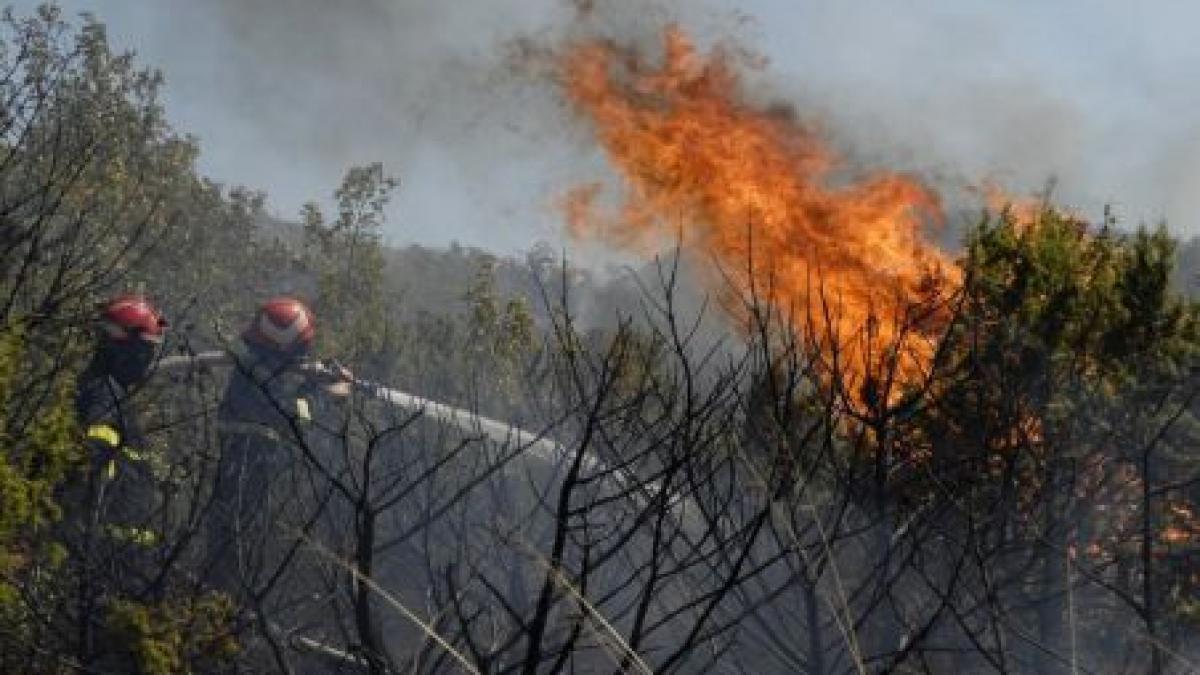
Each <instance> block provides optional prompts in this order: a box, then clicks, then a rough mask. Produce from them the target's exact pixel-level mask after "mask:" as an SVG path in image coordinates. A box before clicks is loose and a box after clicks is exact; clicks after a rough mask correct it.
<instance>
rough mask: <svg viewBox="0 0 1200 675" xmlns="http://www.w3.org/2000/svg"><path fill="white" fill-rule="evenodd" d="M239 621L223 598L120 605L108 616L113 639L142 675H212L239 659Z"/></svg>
mask: <svg viewBox="0 0 1200 675" xmlns="http://www.w3.org/2000/svg"><path fill="white" fill-rule="evenodd" d="M233 616H234V605H233V603H232V602H231V601H230V599H229V597H228V596H226V595H223V594H220V593H210V594H206V595H203V596H200V597H198V598H186V597H185V598H183V599H168V600H167V601H164V602H161V603H156V604H143V603H140V602H135V601H132V600H117V601H115V602H113V603H112V606H111V607H110V608H109V611H108V616H107V628H108V638H109V639H110V640H112V641H113V642H114V643H115V644H120V645H125V651H126V654H127V658H128V659H129V660H130V662H131V663H133V664H136V668H137V670H136V672H138V673H144V674H145V675H167V674H170V673H191V672H198V671H199V672H210V671H212V670H213V669H215V668H218V667H220V666H222V665H228V663H229V662H230V660H231V659H233V658H234V657H235V656H236V655H237V653H238V649H239V648H238V643H237V641H236V640H235V639H234V638H233V635H232V633H231V628H232V626H231V623H232V620H233Z"/></svg>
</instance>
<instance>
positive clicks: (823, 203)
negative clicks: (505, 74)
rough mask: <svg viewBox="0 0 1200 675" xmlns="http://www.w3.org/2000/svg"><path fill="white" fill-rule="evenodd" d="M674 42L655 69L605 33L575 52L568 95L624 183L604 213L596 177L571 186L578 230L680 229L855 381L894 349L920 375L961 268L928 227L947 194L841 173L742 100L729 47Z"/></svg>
mask: <svg viewBox="0 0 1200 675" xmlns="http://www.w3.org/2000/svg"><path fill="white" fill-rule="evenodd" d="M663 43H664V48H663V57H662V60H661V63H660V64H659V65H657V66H655V65H651V64H647V63H646V62H645V61H644V60H643V59H641V58H640V57H639V55H638V54H637V53H635V52H633V51H631V50H623V49H621V48H618V47H616V46H614V45H612V44H610V43H603V42H589V43H582V44H577V45H575V46H573V47H572V48H571V49H570V50H568V51H567V52H566V53H565V54H564V56H563V60H562V64H561V65H562V70H561V72H562V75H563V81H564V87H565V92H566V95H567V98H568V100H569V101H570V102H571V104H572V105H573V106H574V107H575V109H576V110H578V111H579V112H580V113H581V114H582V115H583V116H584V117H585V118H586V119H587V120H589V121H590V122H591V123H592V124H593V125H594V129H595V134H596V137H597V139H598V141H599V143H600V144H601V146H602V147H603V149H604V150H605V151H606V153H607V156H608V158H609V160H610V162H611V164H612V165H613V167H614V169H615V170H616V171H617V173H618V174H619V175H620V176H621V177H622V179H623V182H624V188H625V190H624V192H625V202H624V205H623V207H622V208H621V209H620V210H619V211H618V212H616V213H615V214H610V215H608V216H606V215H604V214H602V213H601V211H600V210H599V209H598V208H597V203H598V202H597V196H598V194H599V188H598V187H597V186H596V185H588V186H584V187H581V188H579V189H577V190H576V191H574V192H573V193H572V195H571V196H570V197H569V198H568V206H567V218H568V221H569V224H570V226H571V228H572V231H573V233H574V234H576V235H579V236H587V235H592V236H602V237H605V238H606V239H608V240H610V241H613V242H616V243H617V244H618V245H621V246H625V247H630V248H633V247H641V246H644V245H646V244H647V243H648V242H650V241H652V240H653V239H655V237H662V236H664V235H666V236H678V237H679V242H680V244H681V245H682V246H683V247H684V249H686V250H691V251H696V252H700V253H702V254H703V256H701V257H705V258H708V259H711V260H712V261H714V262H715V263H716V264H717V265H718V266H720V268H721V271H722V275H721V277H722V278H723V279H726V280H728V279H731V280H732V281H733V284H734V286H735V289H734V290H736V291H737V292H739V293H741V294H742V295H743V297H744V296H745V295H747V294H749V293H751V292H754V293H756V294H757V295H758V297H759V299H761V300H765V301H767V302H769V303H770V304H771V305H773V306H774V307H776V308H777V309H779V310H781V311H783V312H785V313H787V314H788V316H790V317H791V318H790V320H791V322H792V324H793V327H794V328H796V329H798V330H806V331H808V332H809V333H810V335H809V338H810V339H811V338H813V337H814V336H812V335H811V333H813V332H814V327H819V330H820V331H823V332H824V335H823V336H817V337H816V339H819V340H822V341H823V342H824V344H825V345H826V346H837V347H838V348H839V349H840V350H841V351H840V353H839V363H840V366H839V367H840V368H842V369H844V370H843V371H842V373H841V374H842V377H843V379H845V380H847V381H848V382H850V383H852V386H857V385H853V383H855V382H857V383H860V384H861V383H863V382H866V381H868V380H867V379H866V378H867V376H868V375H869V374H871V372H872V369H874V368H878V367H879V364H878V360H879V359H880V358H881V357H880V355H882V354H892V355H895V357H894V358H893V363H892V367H893V368H894V369H895V372H896V373H898V374H899V375H900V376H901V379H903V378H915V377H917V376H918V375H919V374H920V373H921V372H923V371H924V370H925V369H926V367H927V366H928V364H929V361H930V360H931V359H932V354H933V346H932V344H933V340H932V339H931V337H932V333H935V332H936V331H937V330H938V329H939V327H940V326H941V325H942V324H943V323H944V319H945V318H946V317H945V310H944V309H940V307H941V304H940V302H939V301H940V299H942V298H944V296H945V295H946V292H947V291H948V290H949V289H952V288H954V287H956V286H957V284H958V282H959V276H960V272H959V268H958V267H957V266H956V265H955V264H954V263H953V262H952V261H951V260H950V259H949V258H948V257H947V256H946V254H944V253H943V252H942V251H940V250H939V249H938V248H936V247H935V246H933V245H931V244H930V243H929V242H927V241H926V240H925V239H924V237H923V235H922V229H923V226H924V224H926V223H928V222H931V221H940V220H941V219H942V213H941V206H940V202H939V199H938V197H937V196H936V195H935V194H934V193H933V192H932V191H930V190H929V189H927V188H925V187H924V186H923V185H921V184H920V183H918V182H917V181H915V180H913V179H911V178H909V177H906V176H903V175H900V174H897V173H892V172H886V171H878V172H873V173H870V174H868V175H865V176H860V177H857V178H855V179H852V180H850V179H842V178H841V176H840V174H841V172H840V171H839V169H840V167H839V161H838V160H839V158H838V157H837V156H836V154H835V153H834V152H833V151H832V150H831V149H830V148H829V147H828V145H827V144H826V143H825V142H824V140H823V139H822V138H821V137H820V135H819V134H818V133H817V132H816V131H814V130H813V129H812V128H810V127H808V126H806V125H804V124H802V123H800V122H798V121H796V120H795V119H793V118H792V117H791V116H789V115H786V114H783V113H781V112H780V111H778V110H777V109H774V108H771V107H766V106H756V105H754V104H752V103H750V102H749V101H748V100H746V97H745V96H744V95H743V93H742V90H741V87H740V84H739V80H738V77H737V73H736V70H735V68H734V66H733V65H732V64H731V62H730V59H728V58H727V57H726V55H725V54H724V53H723V52H721V51H719V50H718V51H714V52H713V53H711V54H708V55H701V54H699V53H697V50H696V49H695V47H694V46H693V45H692V43H691V42H690V41H689V39H688V38H687V37H686V36H685V35H684V34H683V33H682V32H681V31H680V30H678V29H676V28H670V29H668V30H667V31H665V33H664V38H663ZM897 362H899V363H897ZM897 366H898V367H897ZM847 378H848V379H847Z"/></svg>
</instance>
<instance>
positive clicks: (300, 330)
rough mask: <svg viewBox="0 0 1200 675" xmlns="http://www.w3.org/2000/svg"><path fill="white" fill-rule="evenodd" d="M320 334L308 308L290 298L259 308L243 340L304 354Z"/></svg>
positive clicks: (270, 301)
mask: <svg viewBox="0 0 1200 675" xmlns="http://www.w3.org/2000/svg"><path fill="white" fill-rule="evenodd" d="M315 333H316V318H315V317H314V316H313V313H312V310H311V309H309V308H308V305H306V304H304V303H303V302H301V301H299V300H297V299H296V298H291V297H287V296H281V297H277V298H271V299H270V300H268V301H266V302H264V303H263V304H262V306H261V307H259V308H258V313H257V314H256V315H255V316H254V322H253V323H251V324H250V327H249V328H247V329H246V332H245V333H244V334H243V337H244V338H245V340H246V341H247V342H250V343H253V344H256V345H260V346H263V347H267V348H269V349H272V350H274V351H277V352H283V353H287V354H301V353H304V352H305V351H306V350H307V349H308V348H309V347H310V346H311V345H312V341H313V336H314V334H315Z"/></svg>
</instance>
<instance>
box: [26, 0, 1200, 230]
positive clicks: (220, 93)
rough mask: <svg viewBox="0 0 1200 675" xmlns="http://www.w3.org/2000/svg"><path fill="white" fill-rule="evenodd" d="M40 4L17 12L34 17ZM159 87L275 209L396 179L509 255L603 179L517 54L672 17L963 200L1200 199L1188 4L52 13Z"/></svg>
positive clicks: (431, 212) (278, 7)
mask: <svg viewBox="0 0 1200 675" xmlns="http://www.w3.org/2000/svg"><path fill="white" fill-rule="evenodd" d="M32 4H33V3H32V0H27V1H26V2H23V3H18V9H21V8H22V5H30V6H31V5H32ZM64 4H65V5H66V9H67V10H68V11H78V10H92V11H96V12H97V13H98V14H99V16H100V18H101V19H102V20H104V21H106V22H107V23H108V24H109V26H110V32H111V33H112V34H113V36H114V38H115V41H116V42H117V43H118V44H120V45H122V46H127V47H130V48H134V49H136V50H138V51H139V52H140V53H141V60H142V61H143V62H144V63H148V64H151V65H155V66H159V67H161V68H162V69H163V70H164V71H165V73H166V76H167V83H168V87H167V92H166V93H167V103H168V107H169V112H170V114H171V116H172V118H173V119H175V120H177V122H178V124H179V126H180V128H182V129H184V130H186V131H191V132H195V133H196V134H197V135H198V136H199V137H200V140H201V143H202V149H203V152H204V155H203V158H202V162H203V164H202V167H203V168H204V169H205V170H207V171H209V172H210V173H212V174H213V175H214V177H215V178H217V179H218V180H222V181H225V182H230V183H243V184H247V185H251V186H256V187H262V188H264V189H266V190H267V191H268V193H269V194H270V195H271V196H272V201H271V203H272V205H273V206H274V208H275V209H276V210H277V211H278V212H279V214H280V215H282V216H284V217H290V216H292V215H294V214H295V212H296V210H297V209H298V207H299V205H300V203H302V202H303V201H305V200H308V199H313V198H320V197H323V196H326V195H328V193H329V191H330V190H331V189H332V188H333V187H335V186H336V184H337V182H338V180H339V179H340V177H341V173H342V171H343V170H344V169H345V167H346V166H347V165H349V164H354V163H362V162H367V161H373V160H381V161H383V162H385V165H386V166H388V167H389V168H390V169H391V170H392V171H394V172H395V173H396V174H398V175H399V177H400V178H401V180H402V182H403V186H402V188H401V191H400V193H399V194H398V196H397V200H396V202H395V204H394V208H393V210H392V216H393V222H392V223H391V225H390V226H389V227H390V228H391V229H390V235H391V236H392V237H393V238H394V239H397V240H410V239H415V240H417V241H421V242H423V243H446V242H447V241H448V240H449V239H452V238H457V239H460V240H462V241H464V242H466V243H470V244H477V245H483V246H488V247H491V248H494V249H497V250H500V251H505V252H507V251H513V250H517V249H521V248H526V247H527V246H528V244H529V242H530V241H532V240H535V239H547V240H549V241H551V243H554V244H565V243H566V240H565V239H564V238H563V237H562V234H561V233H562V227H561V219H560V218H559V214H558V213H557V212H555V211H554V209H553V208H552V206H551V205H552V203H553V201H554V198H555V197H556V196H557V195H559V194H560V193H561V192H562V191H563V190H565V189H567V188H568V187H570V186H571V185H574V184H576V183H578V182H579V181H580V179H586V178H587V177H588V176H594V175H595V172H596V171H597V170H602V169H600V167H601V166H602V163H603V160H602V158H601V157H600V155H599V153H598V152H597V150H596V149H595V148H594V147H592V146H590V145H589V144H588V142H587V139H586V135H585V134H582V133H579V130H578V128H577V125H576V124H574V123H573V122H572V120H570V119H569V118H568V117H567V116H565V115H563V114H562V108H561V106H560V105H559V103H560V102H559V101H557V100H556V99H555V92H554V91H553V88H552V87H547V86H545V82H541V83H538V82H536V81H534V80H532V79H530V78H523V77H520V76H516V75H514V73H513V72H512V70H511V69H510V67H509V66H510V65H511V64H510V62H509V59H510V57H511V55H512V49H513V45H514V44H518V43H520V42H521V41H522V40H526V41H531V42H532V43H537V44H549V45H553V44H561V42H562V41H563V40H566V39H574V38H580V37H596V36H600V37H608V38H614V39H619V40H620V41H621V42H622V43H624V44H631V43H632V44H633V46H644V45H646V44H650V43H651V42H653V41H655V40H656V39H657V36H658V35H659V34H660V31H661V28H662V27H663V25H664V24H666V23H668V22H677V23H679V24H681V26H682V28H683V29H684V30H685V31H687V33H688V34H689V35H691V36H693V37H694V38H695V39H696V40H697V42H698V43H699V45H700V47H701V48H702V49H704V48H706V47H707V46H709V45H711V44H712V43H713V42H715V41H719V40H726V41H728V42H730V43H732V44H738V45H742V46H746V47H748V48H750V49H752V50H754V51H756V52H758V53H759V54H761V55H763V56H765V57H766V59H767V61H768V62H767V63H766V66H765V67H764V68H763V69H762V70H761V71H759V72H758V73H757V74H754V75H752V77H751V81H750V84H751V85H752V86H753V87H754V88H755V91H756V92H757V93H758V95H760V96H761V97H763V98H768V99H772V100H778V101H782V102H786V103H789V104H792V105H793V106H794V107H795V109H796V110H797V111H798V113H799V115H800V117H801V118H802V119H804V120H806V121H810V122H817V123H819V124H820V125H822V126H823V127H824V128H826V129H827V130H828V131H829V133H830V135H831V136H832V138H833V140H834V143H835V145H837V146H838V147H839V148H840V149H843V150H845V151H846V152H848V153H849V154H850V155H851V156H852V157H854V158H856V159H861V160H862V162H863V163H864V164H867V165H871V166H881V165H883V166H889V167H892V168H898V169H905V170H913V171H917V172H919V173H921V174H922V175H923V176H925V177H927V178H930V179H932V180H934V181H935V183H936V184H937V185H938V186H939V187H947V188H954V187H960V186H962V185H966V184H972V183H977V182H979V181H980V180H981V179H983V178H994V179H999V180H1001V181H1002V182H1004V183H1006V184H1008V185H1009V186H1010V187H1011V188H1012V189H1013V190H1015V191H1018V192H1020V191H1025V190H1037V189H1040V188H1041V187H1042V186H1043V185H1044V184H1045V182H1046V180H1047V179H1048V178H1051V177H1054V178H1056V179H1057V185H1058V187H1057V192H1056V195H1057V196H1058V197H1059V198H1060V199H1062V200H1064V201H1066V202H1068V203H1070V204H1073V205H1075V206H1078V207H1080V208H1082V209H1083V211H1084V212H1085V213H1088V214H1095V213H1097V212H1098V210H1099V208H1100V207H1101V206H1102V205H1103V204H1104V203H1107V202H1116V206H1117V207H1118V212H1119V213H1121V214H1124V215H1125V216H1126V217H1127V219H1128V220H1129V221H1132V222H1134V223H1136V222H1137V221H1140V220H1145V221H1154V220H1156V219H1157V218H1159V217H1161V216H1166V217H1168V218H1170V220H1171V221H1172V224H1173V226H1174V228H1175V230H1176V231H1177V232H1180V233H1183V234H1192V233H1194V232H1195V231H1196V230H1197V228H1198V227H1200V222H1197V221H1196V219H1195V217H1194V216H1193V215H1192V214H1193V213H1195V211H1196V210H1197V208H1198V207H1200V191H1197V190H1196V189H1195V187H1196V186H1197V185H1198V184H1200V159H1198V157H1200V123H1197V122H1196V121H1195V116H1194V114H1193V113H1192V111H1194V110H1195V109H1196V107H1197V104H1200V89H1197V88H1196V87H1194V86H1193V85H1192V79H1193V77H1192V75H1193V73H1194V72H1195V71H1196V68H1197V65H1198V64H1200V43H1198V42H1197V41H1195V40H1193V39H1192V38H1191V36H1190V35H1189V27H1190V26H1193V25H1195V19H1196V18H1198V17H1197V14H1200V12H1198V11H1197V10H1195V9H1191V8H1190V7H1189V6H1188V5H1186V4H1185V3H1177V4H1170V3H1164V4H1163V5H1161V6H1159V7H1157V8H1156V11H1154V12H1147V11H1144V10H1141V9H1139V8H1138V7H1137V6H1135V5H1128V4H1121V3H1116V2H1115V1H1114V0H1104V1H1103V2H1099V3H1097V2H1086V3H1085V2H1083V1H1082V0H1068V1H1065V2H1061V3H1031V2H1021V3H987V2H982V1H980V0H969V1H967V2H955V3H949V2H935V1H933V0H915V1H914V2H906V3H894V2H886V1H884V0H866V1H864V2H855V3H827V2H796V3H779V2H775V1H773V0H690V1H685V0H486V1H483V0H477V1H475V2H467V1H464V2H443V3H433V2H417V1H415V0H359V1H356V2H353V3H332V2H322V1H321V0H293V1H290V2H288V3H286V4H281V3H278V2H268V1H267V0H212V1H211V2H204V3H195V2H188V1H187V0H161V1H158V2H153V3H147V2H143V3H104V4H101V3H99V2H98V0H64Z"/></svg>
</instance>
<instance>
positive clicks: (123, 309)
mask: <svg viewBox="0 0 1200 675" xmlns="http://www.w3.org/2000/svg"><path fill="white" fill-rule="evenodd" d="M166 328H167V321H166V319H164V318H163V316H162V314H160V313H159V311H158V309H157V308H156V307H155V306H154V305H153V304H152V303H151V302H150V300H149V299H147V298H146V297H145V296H141V295H132V294H129V295H119V296H117V297H115V298H113V299H112V300H109V301H108V302H107V303H106V304H105V305H104V307H103V308H102V309H101V310H100V331H101V333H102V334H103V335H104V337H106V338H107V339H108V340H109V341H110V342H113V343H118V344H128V343H131V342H132V341H134V340H143V341H145V342H150V343H153V344H158V343H160V342H162V339H163V333H164V332H166Z"/></svg>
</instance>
